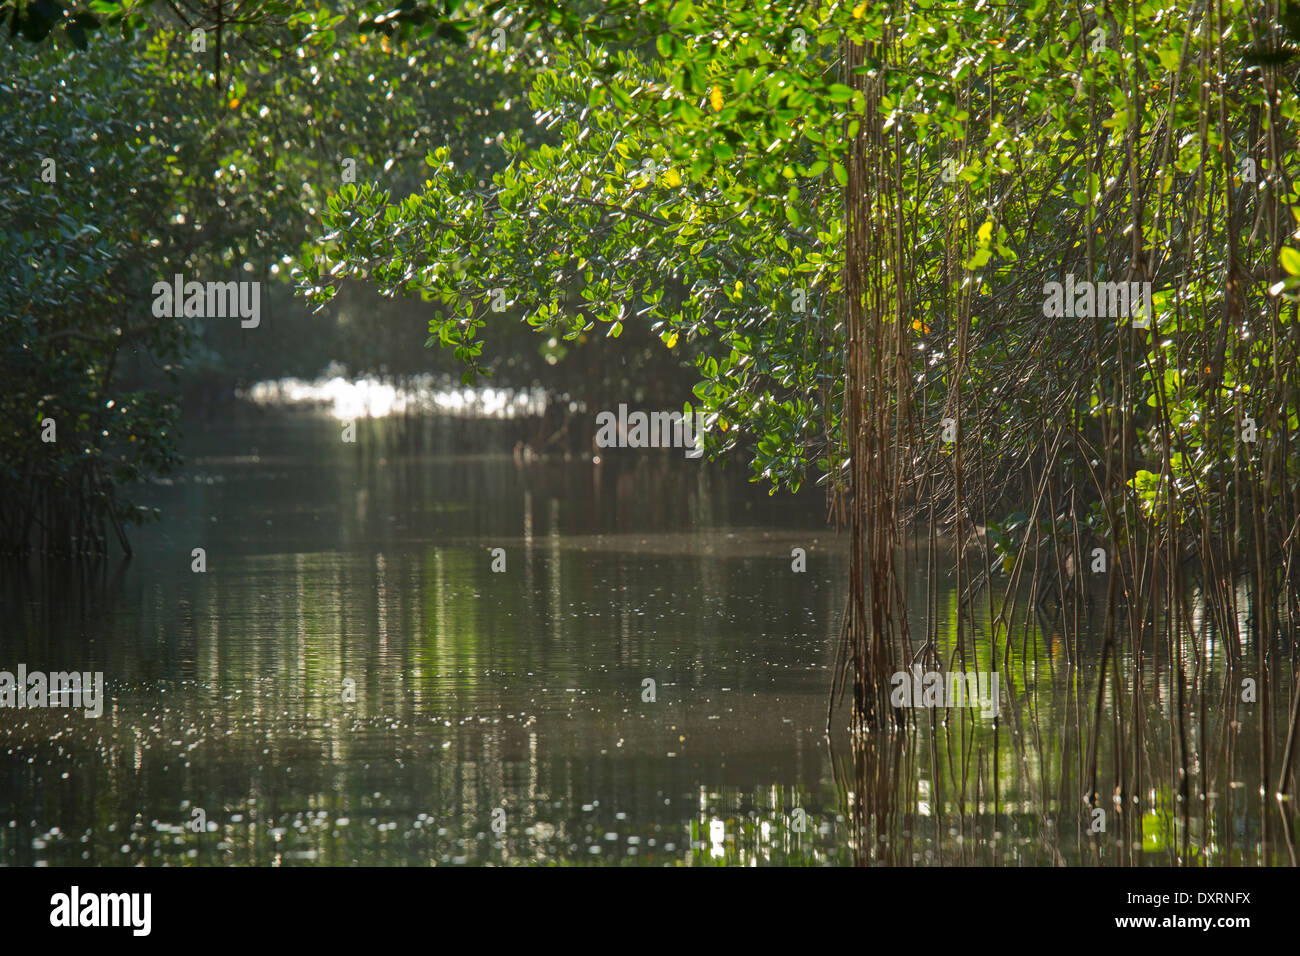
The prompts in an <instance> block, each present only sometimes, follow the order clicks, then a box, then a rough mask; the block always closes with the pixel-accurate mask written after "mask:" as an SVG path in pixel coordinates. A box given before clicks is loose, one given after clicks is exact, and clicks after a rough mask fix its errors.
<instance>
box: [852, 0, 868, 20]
mask: <svg viewBox="0 0 1300 956" xmlns="http://www.w3.org/2000/svg"><path fill="white" fill-rule="evenodd" d="M866 12H867V5H866V3H859V4H858V5H857V6H856V7H854V8H853V19H855V20H861V19H862V14H864V13H866Z"/></svg>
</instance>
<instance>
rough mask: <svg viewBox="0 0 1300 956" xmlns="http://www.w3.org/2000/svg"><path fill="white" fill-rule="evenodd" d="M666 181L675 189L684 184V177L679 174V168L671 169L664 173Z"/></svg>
mask: <svg viewBox="0 0 1300 956" xmlns="http://www.w3.org/2000/svg"><path fill="white" fill-rule="evenodd" d="M664 182H666V183H667V184H668V186H669V188H670V189H675V188H677V187H678V186H680V185H681V184H682V177H681V176H680V175H678V173H677V170H675V169H670V170H668V172H666V173H664Z"/></svg>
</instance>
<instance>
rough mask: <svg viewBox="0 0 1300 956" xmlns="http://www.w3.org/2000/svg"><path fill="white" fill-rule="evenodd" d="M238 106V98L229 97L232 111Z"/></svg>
mask: <svg viewBox="0 0 1300 956" xmlns="http://www.w3.org/2000/svg"><path fill="white" fill-rule="evenodd" d="M238 105H239V97H238V96H233V97H231V99H230V108H231V109H232V110H233V109H234V108H235V107H236V106H238Z"/></svg>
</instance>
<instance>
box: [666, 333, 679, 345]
mask: <svg viewBox="0 0 1300 956" xmlns="http://www.w3.org/2000/svg"><path fill="white" fill-rule="evenodd" d="M664 344H665V345H666V346H668V347H669V348H670V349H671V348H676V347H677V333H676V332H674V333H673V334H672V335H670V336H668V338H667V339H666V340H665V341H664Z"/></svg>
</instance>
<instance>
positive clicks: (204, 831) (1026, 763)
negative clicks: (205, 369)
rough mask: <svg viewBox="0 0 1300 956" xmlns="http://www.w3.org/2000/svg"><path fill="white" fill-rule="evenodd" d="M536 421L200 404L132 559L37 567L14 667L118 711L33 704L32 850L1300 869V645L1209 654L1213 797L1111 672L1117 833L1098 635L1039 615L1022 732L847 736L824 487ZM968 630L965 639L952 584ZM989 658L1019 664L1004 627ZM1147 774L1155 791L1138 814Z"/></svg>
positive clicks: (291, 858) (962, 729)
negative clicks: (547, 439)
mask: <svg viewBox="0 0 1300 956" xmlns="http://www.w3.org/2000/svg"><path fill="white" fill-rule="evenodd" d="M514 429H516V426H515V424H514V423H510V422H500V421H466V420H455V419H439V420H434V419H424V420H417V421H415V422H414V423H413V424H412V423H403V422H402V421H400V420H397V419H386V420H374V421H361V422H359V423H358V441H357V443H356V444H355V445H352V444H345V443H343V442H342V441H341V440H340V427H339V424H338V422H336V421H333V420H332V419H330V418H327V417H325V416H324V415H311V414H306V413H302V412H284V411H271V412H255V411H249V410H244V411H239V412H237V413H235V414H233V415H232V416H231V417H230V418H229V419H228V420H224V421H219V422H215V423H208V424H203V425H201V424H199V423H189V425H188V427H187V433H186V442H185V447H186V451H187V453H188V456H189V457H188V462H187V465H186V467H185V469H184V472H183V473H182V474H181V475H180V476H178V477H177V479H176V480H175V482H174V483H172V484H170V485H165V486H154V487H151V488H150V489H148V491H147V492H146V494H145V495H144V497H145V498H146V499H147V500H146V503H147V504H148V505H150V506H154V507H158V508H160V509H161V510H162V520H161V521H160V522H157V523H155V524H153V525H150V526H147V527H146V528H144V529H140V530H137V531H136V532H134V534H133V536H132V538H133V541H134V543H135V546H136V554H135V557H134V558H133V559H132V560H130V561H129V562H118V561H112V562H109V563H107V564H106V565H97V566H91V567H81V568H78V567H77V566H73V565H68V564H41V563H33V564H31V565H28V566H24V567H16V566H14V565H6V566H4V570H3V573H4V582H3V592H2V600H3V607H2V608H0V610H2V611H3V618H2V624H0V627H2V628H3V629H2V630H0V634H2V635H3V636H2V638H0V669H6V668H7V669H10V670H12V669H14V668H15V667H16V666H17V664H19V663H25V664H26V665H27V667H28V669H29V670H46V671H54V670H70V669H77V670H82V671H103V673H104V676H105V679H106V682H107V685H108V695H109V698H110V700H109V702H108V704H107V706H106V707H105V710H104V714H103V716H102V717H100V718H98V719H94V718H88V717H86V716H85V715H83V714H81V713H79V712H70V711H68V710H63V709H48V710H21V711H19V710H9V709H0V860H3V861H4V862H8V863H17V864H29V865H30V864H34V863H35V864H46V863H48V864H71V863H87V862H88V863H94V864H139V863H145V864H151V865H152V864H161V863H173V864H187V863H192V864H274V865H281V864H283V865H291V864H296V865H301V864H335V865H340V864H341V865H346V864H357V863H359V864H410V865H428V864H448V863H453V864H454V863H500V864H514V863H561V864H570V863H572V864H583V863H593V862H595V863H629V864H696V865H700V864H704V865H708V864H716V863H729V864H741V865H751V864H766V863H778V864H784V863H791V864H813V865H817V864H847V863H852V862H854V861H855V860H867V861H877V862H884V863H893V864H903V865H912V864H921V865H924V864H939V863H943V864H962V863H998V864H1042V865H1051V864H1061V863H1069V864H1090V863H1099V864H1107V863H1126V864H1143V863H1153V864H1159V865H1168V864H1171V863H1184V864H1191V865H1202V864H1206V863H1210V864H1242V863H1245V864H1286V863H1289V862H1292V859H1291V853H1292V851H1293V844H1292V838H1291V833H1290V830H1289V827H1290V826H1292V825H1293V817H1294V811H1293V809H1292V808H1291V807H1290V805H1289V804H1288V805H1287V806H1286V807H1285V808H1284V809H1285V812H1283V811H1280V810H1279V809H1278V807H1277V804H1276V803H1275V802H1274V801H1273V800H1272V798H1271V796H1270V797H1266V796H1264V795H1261V793H1260V786H1261V780H1262V778H1263V776H1264V775H1265V774H1264V771H1265V767H1264V761H1265V760H1266V759H1272V760H1273V763H1272V766H1270V767H1268V768H1267V773H1268V774H1273V775H1276V772H1277V767H1276V760H1275V759H1274V758H1269V757H1268V755H1267V754H1265V753H1263V752H1262V751H1261V746H1260V740H1261V734H1262V735H1264V736H1263V739H1265V740H1267V741H1273V740H1274V738H1275V737H1276V736H1279V735H1283V734H1284V732H1285V718H1286V703H1287V689H1288V688H1289V686H1290V683H1289V681H1290V678H1289V675H1290V673H1291V671H1290V666H1289V664H1288V663H1287V662H1286V661H1285V659H1284V658H1283V657H1282V656H1281V655H1280V654H1279V655H1275V656H1274V658H1273V659H1272V660H1271V662H1270V665H1269V666H1270V668H1272V671H1275V672H1276V673H1275V677H1274V680H1275V682H1276V683H1275V684H1274V685H1273V687H1272V692H1271V695H1270V697H1269V700H1268V701H1267V702H1265V703H1256V704H1239V703H1236V702H1235V701H1236V698H1237V697H1238V696H1239V695H1238V694H1236V693H1235V690H1234V688H1235V683H1232V684H1230V683H1229V682H1230V681H1236V678H1235V677H1231V676H1230V675H1228V674H1227V671H1226V664H1225V661H1224V657H1223V654H1222V649H1221V648H1217V649H1216V645H1215V641H1214V638H1213V637H1212V636H1208V637H1207V638H1206V639H1205V645H1204V647H1203V648H1202V653H1201V654H1200V657H1201V658H1202V663H1201V664H1200V665H1199V667H1197V673H1196V677H1195V685H1194V690H1195V692H1194V693H1193V694H1192V699H1191V700H1190V701H1189V702H1188V703H1187V710H1186V714H1185V718H1186V721H1185V723H1186V733H1187V734H1188V738H1189V741H1190V743H1189V749H1190V750H1191V752H1192V763H1193V766H1192V768H1191V769H1192V777H1191V783H1190V786H1189V789H1188V796H1187V797H1186V799H1184V800H1179V799H1178V796H1177V786H1178V784H1177V780H1178V776H1177V775H1178V772H1179V764H1180V763H1181V760H1180V758H1179V756H1178V751H1177V747H1176V746H1175V740H1174V737H1173V736H1172V732H1173V731H1172V728H1173V727H1174V723H1173V722H1172V721H1171V719H1170V717H1169V714H1170V712H1171V711H1170V707H1171V706H1172V705H1171V695H1170V693H1169V692H1168V686H1167V679H1166V678H1167V675H1168V673H1169V668H1168V666H1167V661H1163V662H1162V661H1159V660H1154V661H1153V660H1151V659H1148V660H1146V661H1145V662H1144V673H1145V675H1146V676H1145V678H1144V681H1143V683H1142V686H1141V687H1138V688H1135V687H1134V686H1133V684H1132V682H1131V681H1130V682H1129V683H1128V684H1127V686H1125V687H1124V688H1123V689H1122V690H1121V691H1120V692H1119V694H1118V702H1117V697H1116V692H1115V690H1114V689H1113V688H1110V687H1109V686H1108V691H1107V694H1106V696H1105V698H1104V709H1103V714H1104V719H1103V724H1102V726H1103V733H1102V735H1101V740H1100V741H1099V745H1098V750H1099V754H1100V756H1099V761H1098V763H1099V767H1100V770H1099V788H1100V790H1101V792H1102V793H1104V794H1105V795H1106V797H1107V802H1105V803H1104V804H1103V805H1104V806H1105V807H1106V808H1107V811H1108V813H1109V814H1110V816H1109V817H1108V826H1107V828H1106V830H1105V831H1104V832H1100V833H1093V832H1091V830H1090V827H1091V825H1092V821H1093V819H1094V818H1093V817H1092V815H1091V811H1090V810H1089V808H1087V807H1085V806H1084V805H1083V803H1082V801H1081V794H1082V793H1083V791H1084V789H1085V786H1084V782H1085V778H1086V759H1085V757H1086V745H1087V740H1088V733H1089V728H1090V727H1091V714H1092V709H1091V708H1092V700H1093V694H1094V693H1095V687H1096V667H1095V661H1096V659H1097V657H1098V656H1099V652H1098V649H1099V647H1100V643H1099V641H1091V642H1090V641H1089V640H1087V639H1085V640H1083V641H1082V642H1081V643H1080V644H1079V646H1078V647H1071V646H1068V645H1069V642H1066V641H1064V640H1063V639H1062V638H1061V637H1060V635H1059V634H1054V633H1053V632H1052V631H1051V629H1050V627H1049V628H1040V627H1039V626H1037V624H1033V625H1028V626H1026V627H1025V628H1024V629H1023V630H1016V631H1015V636H1014V640H1013V641H1012V649H1011V654H1010V657H1009V658H1008V659H1007V660H1006V661H1005V662H1004V661H1003V659H1002V654H1003V651H1002V649H1001V645H999V652H998V653H999V664H998V666H999V669H1000V670H1002V669H1004V668H1005V670H1006V674H1007V683H1008V684H1010V686H1009V687H1004V689H1003V692H1002V701H1003V704H1002V707H1003V709H1002V714H1001V717H1000V719H999V721H998V723H997V726H996V729H995V726H994V724H993V722H992V721H991V720H990V719H985V718H984V717H982V716H981V715H980V713H979V711H978V710H969V711H962V710H952V711H947V712H943V711H933V712H924V713H922V714H921V715H920V720H919V721H918V723H917V726H916V727H915V728H914V729H912V730H911V731H910V732H909V733H906V734H894V735H883V736H882V737H880V738H878V739H874V740H871V741H868V742H867V745H866V746H864V747H862V748H859V749H858V750H857V751H854V750H853V748H850V747H849V746H848V741H847V738H844V739H839V738H837V739H836V741H835V742H834V746H833V747H832V745H831V744H830V743H828V741H827V740H826V737H825V734H824V728H825V723H826V700H827V693H828V688H829V684H830V679H831V667H832V664H833V661H834V651H835V636H836V634H837V629H838V622H839V616H840V611H841V608H842V606H843V601H844V593H845V591H844V589H845V573H846V561H845V555H844V544H843V541H842V539H836V538H835V536H834V534H833V533H831V532H828V531H827V529H826V525H825V509H824V501H823V499H822V497H821V495H820V493H819V492H817V491H811V492H809V493H807V494H802V495H800V496H799V497H798V498H792V497H790V496H775V497H769V496H768V495H767V494H766V491H765V490H764V489H763V488H760V487H756V486H752V485H748V484H747V483H745V482H744V480H743V478H744V475H743V473H741V472H740V469H739V468H737V467H735V466H732V467H730V468H728V469H726V470H725V471H724V470H722V469H720V468H718V467H716V466H711V465H706V464H700V463H698V462H692V461H687V460H685V459H684V458H683V457H682V456H681V454H680V452H672V451H663V450H646V451H635V450H630V451H629V450H624V451H621V452H614V453H612V454H608V455H607V460H606V461H605V463H604V464H602V465H600V466H595V465H593V464H592V463H591V462H589V461H582V462H579V461H571V462H565V461H549V460H542V461H532V462H528V463H525V462H523V461H520V460H517V459H516V458H515V457H514V456H512V454H511V449H512V446H513V443H514V440H515V437H516V436H515V432H514ZM796 547H801V548H804V549H806V551H807V571H806V573H801V574H800V573H794V572H793V571H792V568H791V549H792V548H796ZM194 548H203V549H204V551H205V556H206V572H204V573H195V572H194V571H193V570H192V561H193V560H194V559H193V558H192V556H191V554H192V550H193V549H194ZM495 548H501V549H504V557H505V570H504V572H500V573H497V572H494V571H493V570H492V565H493V553H492V549H495ZM925 583H926V582H925V579H924V575H923V572H922V571H919V570H918V572H917V573H916V574H915V575H914V580H913V582H912V585H911V586H912V589H913V606H914V607H915V608H917V615H918V619H919V620H920V621H921V622H922V623H921V624H919V625H918V626H917V630H918V631H919V630H923V628H924V624H923V622H924V620H925V608H926V601H925V597H924V595H925ZM935 615H936V617H935V620H936V624H937V630H938V633H939V636H940V645H941V648H942V649H943V652H944V654H945V659H947V655H948V654H949V653H950V652H951V651H952V649H953V648H954V646H955V644H954V643H953V641H954V627H955V624H954V622H955V619H956V607H955V598H954V597H953V596H952V592H951V586H950V585H949V584H943V585H941V588H940V591H939V600H938V602H937V606H936V608H935ZM977 624H978V622H977ZM971 653H972V654H973V655H974V660H971V661H969V662H968V665H967V666H968V667H970V669H974V668H975V665H976V664H978V665H979V666H980V667H983V668H986V667H988V666H989V664H990V659H991V650H990V645H989V641H988V637H987V633H986V629H981V628H980V627H978V626H977V628H976V630H975V633H974V642H973V644H972V651H971ZM1123 653H1124V654H1128V655H1130V657H1129V662H1130V663H1131V651H1124V652H1123ZM1071 659H1074V660H1077V661H1078V662H1079V663H1080V666H1078V667H1074V666H1072V665H1071V663H1070V660H1071ZM1188 666H1189V668H1191V667H1193V666H1194V664H1193V662H1191V661H1190V660H1189V664H1188ZM1254 666H1255V665H1254V663H1253V662H1251V663H1250V670H1249V671H1248V673H1249V674H1252V675H1253V674H1254V673H1255V670H1254ZM1125 679H1126V680H1127V677H1126V678H1125ZM1189 679H1190V678H1189ZM647 680H649V681H653V682H654V695H653V696H654V699H653V700H648V699H645V698H646V697H648V696H649V692H648V690H647V685H646V683H645V682H646V681H647ZM1117 708H1118V710H1117ZM1134 714H1138V715H1141V716H1142V718H1143V719H1141V720H1137V721H1135V720H1134ZM1265 715H1267V716H1268V717H1269V718H1270V719H1271V720H1272V721H1273V723H1272V726H1271V727H1269V726H1268V725H1267V724H1263V723H1262V721H1264V719H1265ZM836 723H837V726H838V725H839V724H842V723H844V718H843V717H841V718H839V719H837V721H836ZM1270 747H1273V744H1272V743H1270ZM1263 749H1264V750H1265V751H1267V750H1269V748H1268V747H1266V748H1263ZM1275 750H1276V747H1274V751H1275ZM1118 780H1125V781H1134V780H1135V781H1136V782H1137V787H1136V788H1133V787H1130V788H1129V791H1130V792H1128V794H1127V796H1126V799H1125V801H1123V802H1121V803H1120V804H1118V805H1115V804H1113V803H1112V802H1110V792H1111V789H1112V788H1113V787H1114V785H1115V783H1116V781H1118ZM1269 792H1270V793H1271V789H1270V790H1269ZM796 810H797V811H801V812H795V811H796ZM200 811H201V812H200ZM1288 814H1289V815H1290V816H1289V817H1288ZM195 830H199V831H201V832H194V831H195Z"/></svg>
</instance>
